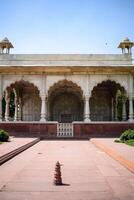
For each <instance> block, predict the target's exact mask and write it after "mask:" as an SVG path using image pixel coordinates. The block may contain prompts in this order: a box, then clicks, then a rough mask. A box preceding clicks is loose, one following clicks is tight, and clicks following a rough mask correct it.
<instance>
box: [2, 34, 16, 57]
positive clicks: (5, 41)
mask: <svg viewBox="0 0 134 200" xmlns="http://www.w3.org/2000/svg"><path fill="white" fill-rule="evenodd" d="M11 48H14V47H13V45H12V43H11V42H10V41H9V40H8V38H7V37H5V38H4V39H3V40H1V41H0V53H1V54H9V53H10V49H11Z"/></svg>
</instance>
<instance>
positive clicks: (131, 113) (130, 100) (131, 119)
mask: <svg viewBox="0 0 134 200" xmlns="http://www.w3.org/2000/svg"><path fill="white" fill-rule="evenodd" d="M133 115H134V112H133V96H132V95H129V119H128V121H130V122H133V121H134V119H133Z"/></svg>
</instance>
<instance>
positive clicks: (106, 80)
mask: <svg viewBox="0 0 134 200" xmlns="http://www.w3.org/2000/svg"><path fill="white" fill-rule="evenodd" d="M108 81H110V82H111V83H115V85H118V86H119V87H120V88H122V89H123V90H124V93H125V94H126V95H127V87H126V86H125V85H123V84H121V83H120V82H121V81H120V82H117V81H116V80H114V79H103V80H102V81H100V82H95V84H93V85H92V87H90V89H91V94H92V91H93V89H94V88H95V87H97V86H98V85H101V84H102V83H104V82H108Z"/></svg>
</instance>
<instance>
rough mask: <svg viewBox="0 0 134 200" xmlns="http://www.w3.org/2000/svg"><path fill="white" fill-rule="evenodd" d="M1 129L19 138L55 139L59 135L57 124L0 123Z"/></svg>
mask: <svg viewBox="0 0 134 200" xmlns="http://www.w3.org/2000/svg"><path fill="white" fill-rule="evenodd" d="M0 128H1V129H4V130H6V131H8V132H9V133H10V135H13V136H18V137H43V138H53V137H56V135H57V124H56V123H55V124H54V123H52V124H46V123H44V124H43V123H0Z"/></svg>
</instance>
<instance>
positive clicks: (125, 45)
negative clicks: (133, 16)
mask: <svg viewBox="0 0 134 200" xmlns="http://www.w3.org/2000/svg"><path fill="white" fill-rule="evenodd" d="M133 46H134V42H131V41H130V40H129V38H128V37H126V38H125V39H124V40H123V41H122V42H120V44H119V46H118V48H121V49H122V53H124V54H131V53H132V51H131V49H132V47H133Z"/></svg>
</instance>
